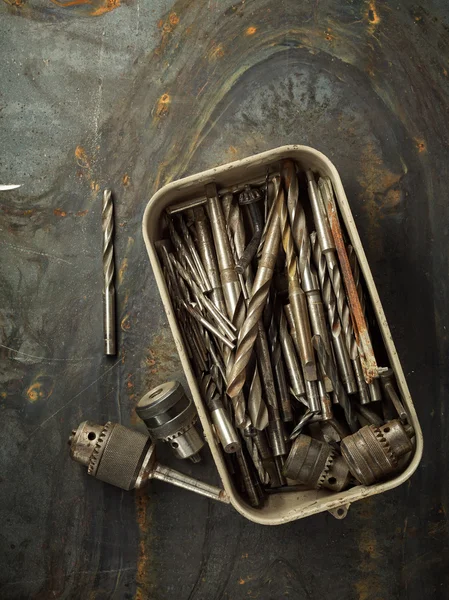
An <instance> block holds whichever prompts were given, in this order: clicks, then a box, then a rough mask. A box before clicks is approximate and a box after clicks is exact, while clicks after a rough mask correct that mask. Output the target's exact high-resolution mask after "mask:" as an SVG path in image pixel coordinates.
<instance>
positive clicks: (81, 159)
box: [75, 146, 90, 169]
mask: <svg viewBox="0 0 449 600" xmlns="http://www.w3.org/2000/svg"><path fill="white" fill-rule="evenodd" d="M75 156H76V159H77V162H78V164H79V166H80V167H82V168H83V169H88V168H89V167H90V161H89V158H88V156H87V153H86V151H85V150H84V148H83V147H82V146H77V147H76V148H75Z"/></svg>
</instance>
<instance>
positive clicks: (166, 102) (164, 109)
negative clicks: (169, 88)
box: [156, 94, 171, 118]
mask: <svg viewBox="0 0 449 600" xmlns="http://www.w3.org/2000/svg"><path fill="white" fill-rule="evenodd" d="M170 102H171V98H170V95H169V94H162V96H161V97H160V98H159V100H158V102H157V105H156V117H158V118H161V117H165V116H166V115H167V114H168V108H169V106H170Z"/></svg>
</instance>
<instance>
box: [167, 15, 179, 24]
mask: <svg viewBox="0 0 449 600" xmlns="http://www.w3.org/2000/svg"><path fill="white" fill-rule="evenodd" d="M168 22H169V23H170V25H171V26H172V27H175V26H176V25H177V24H178V23H179V17H178V15H177V14H176V13H175V12H172V13H170V15H169V17H168Z"/></svg>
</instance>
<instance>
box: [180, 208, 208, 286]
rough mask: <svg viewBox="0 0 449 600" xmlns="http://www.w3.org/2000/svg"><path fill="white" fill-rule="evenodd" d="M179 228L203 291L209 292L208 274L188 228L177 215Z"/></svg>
mask: <svg viewBox="0 0 449 600" xmlns="http://www.w3.org/2000/svg"><path fill="white" fill-rule="evenodd" d="M179 226H180V227H181V232H182V235H183V236H184V240H185V243H186V245H187V248H188V250H189V252H190V255H191V257H192V260H193V263H194V265H195V267H196V271H197V273H198V275H199V276H200V278H201V280H202V282H203V287H204V291H205V292H210V291H211V290H212V286H211V284H210V281H209V277H208V274H207V272H206V269H205V268H204V265H203V263H202V262H201V258H200V257H199V254H198V251H197V249H196V246H195V244H194V242H193V240H192V236H191V235H190V231H189V228H188V227H187V225H186V223H185V221H184V219H183V217H182V215H179Z"/></svg>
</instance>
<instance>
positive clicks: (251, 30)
mask: <svg viewBox="0 0 449 600" xmlns="http://www.w3.org/2000/svg"><path fill="white" fill-rule="evenodd" d="M256 31H257V27H248V29H247V30H246V31H245V35H254V34H255V33H256Z"/></svg>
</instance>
